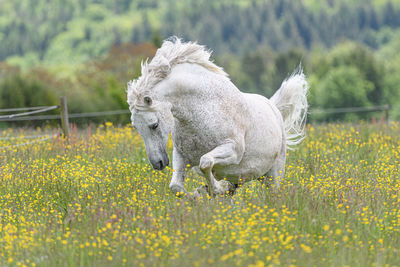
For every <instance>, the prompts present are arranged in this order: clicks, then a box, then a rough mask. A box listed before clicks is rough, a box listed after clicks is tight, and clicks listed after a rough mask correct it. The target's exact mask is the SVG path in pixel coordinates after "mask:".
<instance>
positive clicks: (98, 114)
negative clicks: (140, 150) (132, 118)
mask: <svg viewBox="0 0 400 267" xmlns="http://www.w3.org/2000/svg"><path fill="white" fill-rule="evenodd" d="M128 113H130V111H129V110H126V109H119V110H110V111H97V112H85V113H71V114H68V117H69V118H70V119H74V118H92V117H101V116H107V115H121V114H128ZM59 119H61V115H38V116H26V117H21V118H9V119H0V121H29V120H59Z"/></svg>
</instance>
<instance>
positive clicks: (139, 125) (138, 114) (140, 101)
mask: <svg viewBox="0 0 400 267" xmlns="http://www.w3.org/2000/svg"><path fill="white" fill-rule="evenodd" d="M128 103H129V109H130V110H131V113H132V116H131V121H132V126H133V127H135V128H136V130H137V131H138V132H139V134H140V135H141V137H142V138H143V141H144V144H145V147H146V153H147V157H148V159H149V161H150V163H151V165H152V166H153V168H154V169H157V170H162V169H164V168H165V167H166V166H167V165H168V164H169V158H168V154H167V141H168V136H169V133H170V132H171V130H172V125H173V117H172V113H171V106H170V104H169V103H167V102H160V101H156V100H155V99H153V97H151V96H150V95H144V96H140V95H135V96H134V97H128Z"/></svg>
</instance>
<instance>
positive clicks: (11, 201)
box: [0, 123, 400, 266]
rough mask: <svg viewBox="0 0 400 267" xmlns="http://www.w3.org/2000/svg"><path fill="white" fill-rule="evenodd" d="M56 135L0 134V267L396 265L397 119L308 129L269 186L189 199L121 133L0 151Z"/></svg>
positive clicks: (134, 137)
mask: <svg viewBox="0 0 400 267" xmlns="http://www.w3.org/2000/svg"><path fill="white" fill-rule="evenodd" d="M55 131H56V130H53V129H50V128H43V129H35V130H30V129H17V128H13V129H8V130H3V131H2V132H0V137H1V138H0V179H1V180H0V181H1V182H0V265H1V266H280V265H284V266H346V265H348V266H385V265H386V264H387V265H389V266H392V265H397V266H398V265H400V253H399V252H400V196H399V189H400V167H399V165H400V125H399V123H391V124H390V125H389V126H386V125H369V124H366V123H360V124H357V125H351V124H344V125H342V124H340V125H333V124H328V125H318V126H308V129H307V134H308V136H307V138H306V139H305V140H304V141H303V143H302V144H301V145H299V146H298V148H297V149H296V150H294V151H289V152H288V159H287V164H286V175H285V178H284V179H283V181H282V183H281V187H280V188H279V189H276V188H271V187H269V188H268V187H266V186H264V185H263V184H262V183H261V182H260V181H253V182H249V183H246V184H244V185H243V186H242V187H240V188H239V189H238V191H237V193H236V194H235V195H234V196H233V197H230V196H226V197H216V198H214V199H210V198H208V197H203V198H200V199H198V200H191V199H190V198H188V197H176V196H174V195H173V194H172V193H171V192H170V191H169V188H168V184H169V180H170V177H171V174H172V172H173V170H172V167H171V168H168V167H167V168H166V169H165V170H164V171H161V172H156V171H154V170H152V168H151V167H150V165H149V164H148V162H147V158H146V153H145V150H144V145H143V142H142V140H141V138H140V136H138V134H137V133H136V132H134V130H132V129H131V128H129V127H115V126H113V125H112V124H111V123H106V124H105V125H100V126H99V127H97V128H93V127H92V128H90V127H88V128H87V129H82V130H79V131H78V130H75V131H73V133H72V134H71V137H70V138H69V140H64V139H63V138H62V137H55V138H51V139H49V140H46V141H43V142H34V143H31V144H28V145H21V146H10V145H14V144H19V143H24V142H26V139H22V138H20V137H23V136H29V135H43V134H49V136H50V135H51V134H54V133H55ZM168 146H169V151H171V147H172V143H171V142H169V145H168ZM204 182H205V180H204V179H203V178H200V177H199V176H197V175H196V174H194V173H192V172H190V173H189V175H188V178H187V180H186V188H187V189H188V190H190V191H192V190H194V189H195V188H196V187H199V186H201V185H202V184H203V183H204Z"/></svg>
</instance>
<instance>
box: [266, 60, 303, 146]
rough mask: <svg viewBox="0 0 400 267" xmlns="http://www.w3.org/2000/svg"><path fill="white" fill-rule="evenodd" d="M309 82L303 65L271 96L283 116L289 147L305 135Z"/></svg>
mask: <svg viewBox="0 0 400 267" xmlns="http://www.w3.org/2000/svg"><path fill="white" fill-rule="evenodd" d="M307 91H308V83H307V81H306V76H305V75H304V73H303V69H302V67H301V66H299V67H298V69H297V70H295V71H294V72H293V74H292V75H290V76H289V78H287V79H286V80H284V81H283V82H282V85H281V87H280V88H279V90H278V91H276V92H275V94H274V95H273V96H272V97H271V101H272V102H273V103H274V104H275V106H276V107H277V108H278V109H279V111H280V112H281V114H282V117H283V123H284V125H285V132H286V145H287V147H288V148H289V149H291V148H292V147H293V146H295V145H297V144H298V143H300V142H301V141H302V140H303V139H304V137H305V124H306V118H307V109H308V103H307Z"/></svg>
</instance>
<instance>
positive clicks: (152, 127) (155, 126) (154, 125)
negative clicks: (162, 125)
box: [150, 122, 158, 130]
mask: <svg viewBox="0 0 400 267" xmlns="http://www.w3.org/2000/svg"><path fill="white" fill-rule="evenodd" d="M157 127H158V122H156V123H154V124H152V125H150V128H151V129H153V130H155V129H157Z"/></svg>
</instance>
